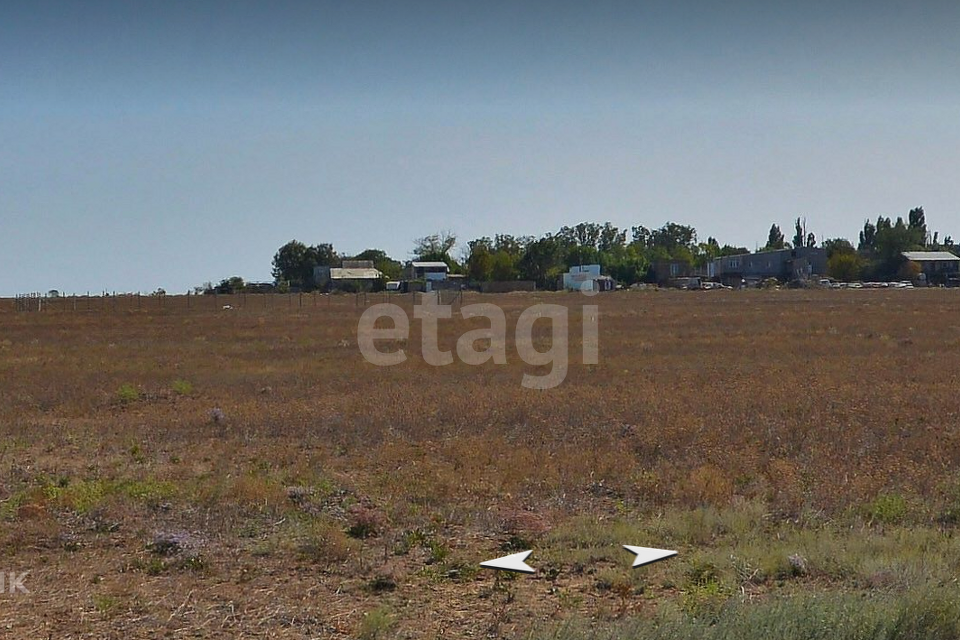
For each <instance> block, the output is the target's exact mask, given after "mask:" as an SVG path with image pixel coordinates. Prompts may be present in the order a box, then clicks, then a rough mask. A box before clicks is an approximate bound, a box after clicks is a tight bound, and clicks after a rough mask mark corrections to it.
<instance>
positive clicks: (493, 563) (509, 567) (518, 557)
mask: <svg viewBox="0 0 960 640" xmlns="http://www.w3.org/2000/svg"><path fill="white" fill-rule="evenodd" d="M531 553H533V551H532V550H531V551H521V552H520V553H512V554H510V555H509V556H503V557H502V558H497V559H496V560H487V561H486V562H481V563H480V566H481V567H486V568H487V569H498V570H500V571H517V572H519V573H536V571H537V570H536V569H534V568H533V567H531V566H530V565H528V564H527V563H526V562H524V560H526V559H527V556H529V555H530V554H531Z"/></svg>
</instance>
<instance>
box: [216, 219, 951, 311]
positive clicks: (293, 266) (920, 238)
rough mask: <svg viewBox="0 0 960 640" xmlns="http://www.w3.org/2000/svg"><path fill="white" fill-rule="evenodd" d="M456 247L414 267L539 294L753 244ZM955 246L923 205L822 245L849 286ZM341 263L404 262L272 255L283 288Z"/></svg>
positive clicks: (591, 239) (309, 251)
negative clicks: (934, 229) (576, 272)
mask: <svg viewBox="0 0 960 640" xmlns="http://www.w3.org/2000/svg"><path fill="white" fill-rule="evenodd" d="M794 227H795V233H794V235H793V238H792V240H790V241H788V240H787V239H786V237H785V236H784V233H783V232H782V231H781V229H780V227H779V225H777V224H773V225H772V226H771V227H770V231H769V233H768V236H767V242H766V244H765V245H764V246H763V247H762V248H761V249H759V251H771V250H781V249H790V248H799V247H806V248H816V247H817V246H818V243H817V238H816V237H815V236H814V234H813V233H807V232H806V231H805V228H804V227H805V225H804V224H803V221H802V219H801V218H797V219H796V221H795V225H794ZM457 246H458V243H457V237H456V235H455V234H453V233H451V232H440V233H435V234H432V235H428V236H424V237H422V238H418V239H416V240H415V241H414V246H413V250H412V252H411V254H412V256H413V259H414V260H424V261H440V262H445V263H446V264H447V265H448V266H449V268H450V272H451V273H457V274H463V275H465V276H466V277H467V278H468V279H469V280H470V281H474V282H484V281H491V280H494V281H507V280H532V281H534V282H536V283H537V286H538V287H540V288H553V287H554V286H555V285H556V283H557V280H558V278H559V277H560V275H561V274H562V273H563V272H565V271H567V270H568V269H569V268H570V267H572V266H575V265H581V264H599V265H600V266H601V269H602V271H603V273H604V274H606V275H609V276H611V277H612V278H614V279H615V280H617V281H618V282H619V283H621V284H623V285H625V286H629V285H631V284H634V283H638V282H653V281H655V271H654V267H655V265H656V264H657V263H658V262H660V261H676V262H679V263H681V264H684V265H687V266H688V267H690V268H697V267H704V266H705V265H706V264H707V263H709V262H711V261H713V260H715V259H717V258H720V257H723V256H728V255H742V254H747V253H751V252H750V250H749V249H747V248H746V247H741V246H733V245H729V244H721V243H720V242H719V241H718V240H717V239H716V238H713V237H708V238H707V239H706V240H705V241H701V240H700V239H699V238H698V236H697V231H696V229H695V228H694V227H692V226H688V225H683V224H678V223H674V222H667V223H666V224H664V225H663V226H661V227H659V228H654V229H650V228H647V227H645V226H642V225H637V226H631V227H630V228H624V229H621V228H618V227H617V226H615V225H613V224H611V223H610V222H606V223H603V224H598V223H592V222H581V223H580V224H577V225H573V226H563V227H561V228H560V229H558V230H557V231H556V232H551V233H546V234H544V235H542V236H540V237H535V236H513V235H509V234H496V235H495V236H493V237H492V238H491V237H488V236H484V237H480V238H475V239H473V240H470V241H468V242H467V243H466V244H465V245H464V246H462V247H461V251H460V253H459V255H455V253H454V251H455V249H456V248H457ZM954 246H955V245H954V243H953V239H952V238H951V237H950V236H946V237H945V238H944V239H943V240H942V241H941V240H940V237H939V233H934V234H932V236H931V235H930V234H929V233H928V231H927V224H926V218H925V214H924V211H923V207H917V208H914V209H911V210H910V212H909V214H908V215H907V219H906V220H904V219H903V218H902V217H898V218H896V220H892V219H891V218H890V217H884V216H879V217H878V218H877V220H876V222H872V221H867V222H865V223H864V226H863V230H862V231H860V234H859V239H858V242H857V244H856V245H854V243H853V242H851V241H850V240H847V239H846V238H832V239H827V240H824V241H823V242H822V243H821V244H820V247H821V248H822V249H823V250H825V251H826V254H827V264H828V273H827V274H826V275H829V276H830V277H833V278H835V279H837V280H842V281H855V280H861V279H864V280H889V279H895V278H909V277H912V276H913V275H915V274H913V273H911V272H910V265H909V264H908V263H906V262H905V261H904V260H903V259H902V256H901V254H902V252H904V251H910V250H921V249H925V250H937V249H943V250H952V249H953V248H954ZM343 260H370V261H371V262H373V265H374V266H375V267H376V268H377V269H379V270H380V271H381V272H382V273H383V274H384V278H385V279H386V280H396V279H399V278H400V276H401V272H402V268H403V265H402V264H401V262H400V261H398V260H395V259H393V258H391V257H390V256H389V255H387V253H386V252H385V251H383V250H381V249H367V250H366V251H363V252H361V253H358V254H355V255H353V254H340V253H338V252H337V251H336V250H335V249H334V247H333V245H332V244H328V243H324V244H316V245H307V244H305V243H303V242H300V241H298V240H291V241H290V242H288V243H286V244H284V245H283V246H282V247H280V248H279V249H278V250H277V252H276V254H274V257H273V262H272V267H273V268H272V275H273V277H274V279H275V281H276V283H277V285H278V286H279V287H280V288H281V289H286V288H296V289H299V290H301V291H312V290H314V289H315V288H316V286H317V285H316V282H315V280H314V268H315V267H317V266H329V267H338V266H340V264H341V262H342V261H343ZM244 286H245V284H244V282H243V280H242V279H240V278H237V277H234V278H227V279H224V280H222V281H221V282H220V284H219V285H212V284H209V283H208V286H207V289H208V290H216V291H218V292H223V293H230V292H234V291H238V290H242V289H243V287H244Z"/></svg>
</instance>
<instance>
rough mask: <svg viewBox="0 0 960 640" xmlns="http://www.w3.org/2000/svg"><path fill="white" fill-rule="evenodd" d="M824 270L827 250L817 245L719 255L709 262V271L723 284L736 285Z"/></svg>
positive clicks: (783, 279)
mask: <svg viewBox="0 0 960 640" xmlns="http://www.w3.org/2000/svg"><path fill="white" fill-rule="evenodd" d="M826 272H827V252H826V250H824V249H822V248H820V247H797V248H796V249H779V250H776V251H759V252H757V253H744V254H739V255H734V256H723V257H721V258H717V259H716V260H714V261H713V273H714V277H715V278H719V279H720V281H721V282H722V283H723V284H726V285H730V286H739V285H740V284H741V283H743V282H747V283H756V282H761V281H763V280H766V279H768V278H776V279H777V280H780V281H781V282H790V281H792V280H809V279H811V278H812V277H814V276H816V275H822V274H824V273H826Z"/></svg>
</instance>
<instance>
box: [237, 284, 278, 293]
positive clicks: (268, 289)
mask: <svg viewBox="0 0 960 640" xmlns="http://www.w3.org/2000/svg"><path fill="white" fill-rule="evenodd" d="M276 290H277V285H275V284H274V283H272V282H247V283H246V284H244V285H243V291H244V293H273V292H275V291H276Z"/></svg>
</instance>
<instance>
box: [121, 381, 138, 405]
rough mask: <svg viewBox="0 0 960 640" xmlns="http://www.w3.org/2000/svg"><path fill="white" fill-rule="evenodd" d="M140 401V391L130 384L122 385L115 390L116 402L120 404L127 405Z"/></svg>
mask: <svg viewBox="0 0 960 640" xmlns="http://www.w3.org/2000/svg"><path fill="white" fill-rule="evenodd" d="M139 399H140V390H139V389H137V388H136V387H135V386H133V385H132V384H127V383H124V384H122V385H120V388H118V389H117V400H118V401H119V402H120V403H121V404H129V403H131V402H136V401H137V400H139Z"/></svg>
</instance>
